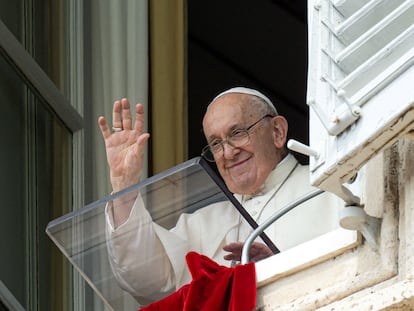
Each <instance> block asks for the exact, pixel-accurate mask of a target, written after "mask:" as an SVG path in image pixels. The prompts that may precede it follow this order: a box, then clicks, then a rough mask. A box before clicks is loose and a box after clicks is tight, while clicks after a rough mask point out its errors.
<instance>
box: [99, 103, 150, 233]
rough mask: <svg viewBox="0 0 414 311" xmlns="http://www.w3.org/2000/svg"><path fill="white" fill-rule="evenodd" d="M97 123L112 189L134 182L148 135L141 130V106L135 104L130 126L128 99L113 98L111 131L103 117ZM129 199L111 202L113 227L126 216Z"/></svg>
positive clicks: (139, 171) (123, 187) (137, 175)
mask: <svg viewBox="0 0 414 311" xmlns="http://www.w3.org/2000/svg"><path fill="white" fill-rule="evenodd" d="M98 123H99V127H100V129H101V132H102V136H103V138H104V140H105V149H106V157H107V160H108V165H109V170H110V179H111V184H112V190H113V191H114V192H118V191H120V190H122V189H125V188H127V187H129V186H132V185H133V184H136V183H137V182H138V181H139V179H140V176H141V172H142V168H143V165H144V149H145V143H146V141H147V140H148V138H149V136H150V135H149V134H148V133H144V107H143V106H142V105H141V104H137V105H136V106H135V124H134V126H132V123H133V121H132V116H131V108H130V105H129V102H128V99H126V98H123V99H121V100H117V101H115V102H114V106H113V112H112V131H111V130H110V128H109V126H108V123H107V122H106V120H105V118H104V117H99V119H98ZM135 196H136V194H135ZM132 199H133V198H132V197H131V198H129V197H128V198H127V197H125V198H120V199H118V201H117V202H114V209H113V215H114V222H115V226H118V225H120V224H122V223H123V222H124V221H125V220H126V219H127V218H128V215H129V213H130V210H131V208H132V204H131V200H132ZM132 202H133V201H132ZM115 205H116V206H115Z"/></svg>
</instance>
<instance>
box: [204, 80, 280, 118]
mask: <svg viewBox="0 0 414 311" xmlns="http://www.w3.org/2000/svg"><path fill="white" fill-rule="evenodd" d="M228 94H239V95H247V96H241V98H243V97H248V96H256V97H258V98H260V99H261V100H262V101H263V102H264V103H266V105H268V106H269V108H270V109H271V110H273V111H274V113H275V115H277V114H278V113H277V110H276V108H275V106H274V105H273V103H272V101H271V100H270V99H269V98H268V97H267V96H266V95H264V94H263V93H261V92H259V91H257V90H255V89H250V88H246V87H233V88H230V89H228V90H226V91H224V92H221V93H220V94H218V95H217V96H216V97H215V98H214V99H213V100H212V101H211V102H210V105H212V104H214V103H215V102H216V101H217V100H219V99H221V98H222V97H223V96H226V95H228ZM210 105H209V106H210Z"/></svg>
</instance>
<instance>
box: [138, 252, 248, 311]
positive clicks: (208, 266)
mask: <svg viewBox="0 0 414 311" xmlns="http://www.w3.org/2000/svg"><path fill="white" fill-rule="evenodd" d="M186 260H187V266H188V268H189V270H190V272H191V276H192V278H193V280H192V281H191V283H190V284H187V285H184V286H183V287H181V288H180V289H178V290H177V291H176V292H175V293H173V294H171V295H169V296H167V297H165V298H163V299H161V300H159V301H157V302H154V303H152V304H150V305H148V306H147V307H144V308H142V309H140V310H141V311H142V310H145V311H165V310H168V311H226V310H227V311H251V310H253V309H254V308H255V306H256V270H255V266H254V263H253V262H251V263H248V264H246V265H238V266H236V267H231V268H229V267H225V266H220V265H218V264H217V263H216V262H214V261H212V260H211V259H209V258H208V257H206V256H204V255H200V254H198V253H195V252H190V253H188V254H187V256H186Z"/></svg>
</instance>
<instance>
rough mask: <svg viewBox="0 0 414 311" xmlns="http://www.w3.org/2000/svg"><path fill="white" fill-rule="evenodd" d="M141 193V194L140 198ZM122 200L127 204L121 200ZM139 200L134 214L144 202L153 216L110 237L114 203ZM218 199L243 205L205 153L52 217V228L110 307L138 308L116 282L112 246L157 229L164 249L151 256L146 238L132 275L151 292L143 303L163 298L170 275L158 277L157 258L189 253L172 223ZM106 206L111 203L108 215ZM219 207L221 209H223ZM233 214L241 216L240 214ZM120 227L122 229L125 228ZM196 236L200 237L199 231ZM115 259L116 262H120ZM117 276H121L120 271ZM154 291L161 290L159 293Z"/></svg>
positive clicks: (52, 233)
mask: <svg viewBox="0 0 414 311" xmlns="http://www.w3.org/2000/svg"><path fill="white" fill-rule="evenodd" d="M137 193H139V196H138V198H137ZM121 201H122V203H120V202H121ZM134 202H135V204H136V206H135V207H134V210H133V212H132V213H131V216H130V217H131V218H132V217H133V216H132V215H133V214H134V212H136V211H137V210H138V209H139V208H140V207H141V208H142V207H146V208H147V210H148V211H149V214H150V215H148V216H149V217H147V218H146V219H144V218H140V219H144V221H142V222H140V223H138V222H130V221H128V224H127V225H125V224H124V225H121V226H120V227H119V228H118V229H120V232H121V233H119V234H118V235H112V238H111V240H107V235H106V234H109V232H110V230H111V229H110V227H109V226H108V225H107V223H106V217H109V218H111V217H112V216H111V215H112V214H111V212H110V211H111V209H110V208H111V206H112V205H117V208H118V209H119V208H121V207H127V208H128V207H131V206H132V205H133V204H134ZM217 202H226V203H228V204H229V207H228V208H229V209H231V210H233V209H235V207H234V205H237V204H239V203H238V202H237V201H235V198H234V197H233V195H232V194H230V193H229V192H228V191H227V190H226V189H225V188H224V186H223V184H222V181H221V180H220V179H219V178H218V177H217V176H216V175H215V174H214V173H213V172H212V170H211V168H210V167H209V166H208V165H207V164H206V163H205V162H204V161H203V160H202V159H201V158H194V159H192V160H189V161H187V162H185V163H183V164H181V165H178V166H176V167H174V168H172V169H170V170H167V171H165V172H163V173H161V174H158V175H156V176H153V177H151V178H148V179H146V180H144V181H142V182H140V183H138V184H137V185H135V186H133V187H130V188H128V189H126V190H124V191H121V192H119V193H116V194H113V195H111V196H108V197H106V198H104V199H102V200H99V201H97V202H94V203H92V204H90V205H88V206H86V207H84V208H82V209H80V210H78V211H75V212H72V213H70V214H68V215H65V216H63V217H61V218H58V219H56V220H54V221H52V222H50V223H49V225H48V227H47V233H48V234H49V236H50V237H51V239H52V240H53V241H54V242H55V243H56V245H58V247H59V248H60V249H61V251H62V252H63V253H64V254H65V255H66V256H67V257H68V259H69V260H70V261H71V263H72V264H73V265H74V266H75V267H76V268H77V269H78V270H79V271H80V273H81V274H82V275H83V277H84V278H85V279H86V280H87V281H88V282H89V284H90V285H91V286H92V287H93V288H94V290H95V291H96V292H97V293H98V295H99V296H100V297H101V298H102V300H103V301H105V303H106V304H107V306H108V307H111V308H113V309H114V310H127V309H129V310H133V309H132V308H139V304H138V303H137V302H136V300H135V299H134V298H133V297H132V296H131V295H129V294H126V293H125V292H124V291H123V290H122V288H121V287H120V285H119V283H118V282H117V279H116V278H115V275H114V272H113V270H112V269H111V265H110V257H109V253H108V249H109V248H110V249H111V256H113V249H114V248H113V247H115V248H116V246H114V245H115V244H118V243H120V244H123V243H125V245H128V246H129V245H131V244H129V242H130V239H131V233H132V234H133V233H135V232H138V231H139V230H141V231H140V233H139V235H140V234H141V233H142V232H144V233H142V234H147V233H146V232H145V229H147V228H150V229H151V230H152V229H154V230H156V232H157V237H158V238H160V239H162V241H163V248H160V249H159V252H154V253H153V254H152V255H151V251H152V250H151V248H153V245H154V244H152V243H151V242H148V240H147V239H144V238H143V239H142V240H144V243H146V244H144V245H140V247H139V249H140V250H139V252H138V253H137V258H134V261H133V262H132V263H131V265H132V266H134V268H133V270H134V271H135V272H134V273H136V274H135V275H134V276H133V278H134V279H135V283H136V286H137V287H141V289H142V291H143V292H147V293H151V294H148V295H147V296H145V295H143V296H141V297H139V298H138V297H137V296H135V298H137V300H139V301H140V302H141V303H143V304H145V303H147V302H148V301H151V300H154V297H156V298H157V299H159V298H161V297H163V296H164V295H166V294H168V293H169V292H168V291H167V289H166V287H168V286H167V283H168V280H167V281H165V282H164V281H160V280H159V279H158V278H157V275H158V274H157V273H158V272H159V271H157V269H161V268H162V265H159V264H158V263H160V261H159V260H158V259H159V258H160V257H162V256H160V255H162V253H164V252H167V253H168V255H169V258H170V259H171V256H170V254H173V253H174V252H175V254H176V255H177V257H179V258H177V261H180V262H185V260H184V256H185V254H186V251H183V249H182V248H181V247H182V245H181V244H182V242H181V241H182V240H181V239H180V238H179V235H180V233H179V232H177V231H174V234H175V235H170V234H171V232H172V231H168V230H166V229H169V228H171V227H173V226H174V225H175V224H176V222H177V220H178V219H179V218H180V216H183V217H184V218H180V220H178V221H183V219H185V215H188V214H191V213H194V212H196V211H197V212H202V210H203V209H204V208H208V207H207V206H210V207H211V206H214V204H213V203H217ZM212 204H213V205H212ZM221 204H222V203H221ZM232 204H233V205H232ZM106 208H108V214H107V215H106V213H105V209H106ZM218 211H219V212H218V213H221V209H218ZM236 212H237V211H236ZM137 213H138V212H137ZM139 213H142V214H140V215H143V214H145V212H144V211H143V210H140V211H139ZM231 215H233V214H231ZM236 215H237V214H236ZM223 217H224V216H223ZM234 218H236V220H237V216H236V217H234ZM151 220H153V221H154V222H155V223H156V225H155V226H152V224H151ZM237 221H238V220H237ZM237 224H238V222H237V223H236V225H237ZM236 225H235V226H236ZM121 227H123V228H122V229H121ZM142 228H144V229H142ZM164 233H165V235H168V236H169V238H171V236H174V237H177V238H176V239H175V238H172V240H168V241H169V243H168V246H166V245H167V243H166V241H167V238H165V236H163V234H164ZM139 235H138V236H139ZM145 237H147V236H145ZM194 238H196V237H195V236H194ZM180 243H181V244H180ZM155 244H156V243H155ZM118 245H119V244H118ZM135 246H136V245H135ZM141 246H142V247H141ZM149 246H151V247H149ZM108 247H109V248H108ZM164 247H165V249H164ZM136 248H138V247H136ZM138 257H140V258H138ZM112 263H113V264H114V265H116V264H115V261H112ZM118 268H119V266H118ZM121 269H122V267H121ZM114 271H115V270H114ZM121 274H122V273H121ZM117 275H118V278H119V275H120V274H119V271H118V272H117ZM157 283H158V284H162V286H164V287H165V288H163V289H162V288H159V287H157V286H156V285H154V284H157ZM152 287H154V288H152ZM170 290H175V288H170ZM154 292H157V293H160V294H159V295H154ZM125 297H127V298H125ZM125 304H128V308H126V307H125Z"/></svg>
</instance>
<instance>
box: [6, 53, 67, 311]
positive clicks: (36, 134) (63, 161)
mask: <svg viewBox="0 0 414 311" xmlns="http://www.w3.org/2000/svg"><path fill="white" fill-rule="evenodd" d="M0 72H1V74H0V102H1V103H2V104H1V108H0V109H1V115H2V118H1V122H0V139H1V141H2V142H3V144H4V145H3V148H1V152H0V166H1V172H2V174H1V177H0V187H1V188H0V189H1V190H2V202H3V209H2V217H0V235H1V237H0V242H1V244H0V245H1V246H0V249H1V250H7V251H3V252H2V255H1V257H2V265H1V266H0V279H1V280H2V281H3V283H4V284H5V286H7V288H8V290H9V291H10V292H11V293H12V294H13V295H14V296H15V297H16V299H17V300H18V301H19V302H20V303H21V305H22V306H24V308H25V309H28V310H57V309H59V310H71V304H70V298H71V296H70V293H71V291H70V286H71V283H70V271H71V270H70V265H69V264H68V263H67V261H66V259H65V258H64V257H63V256H62V254H61V253H60V252H59V251H58V249H57V248H56V247H55V246H54V245H53V243H52V242H51V241H50V239H49V238H48V237H47V235H46V233H45V228H46V224H47V223H48V222H49V221H50V220H51V219H54V218H56V217H58V216H60V215H63V214H65V213H67V212H69V211H70V210H71V209H70V207H71V197H72V194H71V188H72V187H71V184H72V180H71V163H72V159H71V154H72V150H71V146H72V135H71V133H69V132H68V130H67V129H66V127H65V126H63V125H62V123H61V122H60V121H59V120H58V119H57V117H56V116H55V115H54V114H53V113H52V112H51V111H50V110H48V109H47V108H46V106H45V105H44V104H43V103H42V102H40V101H39V100H38V99H36V96H35V95H34V94H33V93H31V92H30V91H29V89H28V88H27V87H26V86H25V84H24V83H23V82H22V81H21V80H20V79H19V77H18V76H17V75H16V73H15V72H14V70H13V69H11V67H10V66H9V64H8V63H7V62H6V61H5V60H4V58H3V57H0Z"/></svg>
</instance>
